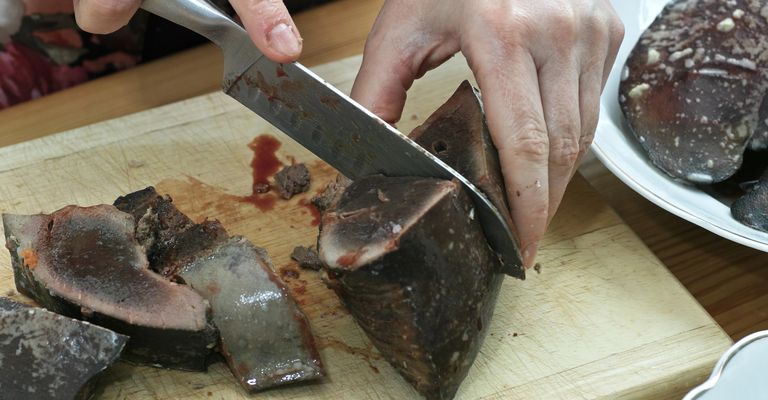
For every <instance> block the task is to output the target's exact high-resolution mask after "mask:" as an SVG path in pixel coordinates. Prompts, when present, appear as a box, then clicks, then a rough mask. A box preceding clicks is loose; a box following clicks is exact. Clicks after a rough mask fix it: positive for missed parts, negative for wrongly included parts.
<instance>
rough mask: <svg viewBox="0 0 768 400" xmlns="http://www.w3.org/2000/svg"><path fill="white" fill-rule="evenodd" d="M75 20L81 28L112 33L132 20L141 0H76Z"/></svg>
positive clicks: (93, 31) (98, 32)
mask: <svg viewBox="0 0 768 400" xmlns="http://www.w3.org/2000/svg"><path fill="white" fill-rule="evenodd" d="M74 5H75V20H76V21H77V25H78V26H80V29H82V30H84V31H86V32H91V33H96V34H107V33H112V32H114V31H116V30H118V29H120V28H122V27H124V26H125V25H127V24H128V21H130V20H131V17H132V16H133V14H135V13H136V10H138V9H139V6H140V5H141V0H74Z"/></svg>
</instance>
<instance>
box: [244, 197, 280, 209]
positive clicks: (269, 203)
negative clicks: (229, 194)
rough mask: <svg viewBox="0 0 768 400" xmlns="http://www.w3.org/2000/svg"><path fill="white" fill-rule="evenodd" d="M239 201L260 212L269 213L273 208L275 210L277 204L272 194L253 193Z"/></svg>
mask: <svg viewBox="0 0 768 400" xmlns="http://www.w3.org/2000/svg"><path fill="white" fill-rule="evenodd" d="M240 201H242V202H244V203H251V204H253V205H255V206H256V207H257V208H258V209H259V210H261V211H270V210H272V209H273V208H275V203H277V197H275V196H274V195H272V194H258V193H254V194H252V195H250V196H243V197H241V198H240Z"/></svg>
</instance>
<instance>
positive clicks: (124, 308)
mask: <svg viewBox="0 0 768 400" xmlns="http://www.w3.org/2000/svg"><path fill="white" fill-rule="evenodd" d="M3 224H4V227H5V235H6V242H7V246H8V249H9V250H10V252H11V259H12V263H13V269H14V277H15V279H16V287H17V288H18V290H19V291H20V292H21V293H23V294H25V295H27V296H29V297H31V298H32V299H34V300H35V301H36V302H38V303H39V304H41V305H43V306H44V307H46V308H48V309H50V310H52V311H55V312H57V313H60V314H63V315H67V316H71V317H75V318H80V319H85V320H88V321H91V322H93V323H96V324H99V325H102V326H104V327H107V328H109V329H112V330H115V331H117V332H120V333H122V334H125V335H128V336H130V337H131V341H130V343H129V345H128V348H127V350H126V354H125V357H126V359H128V360H131V361H136V362H141V363H148V364H158V365H161V366H164V367H168V368H179V369H190V370H204V369H205V358H206V356H207V355H208V353H209V352H210V348H211V347H212V346H213V345H214V344H215V342H216V332H215V329H214V328H213V327H212V326H211V325H210V324H208V321H207V315H206V314H207V305H206V303H205V302H204V300H203V298H202V297H200V295H198V294H197V293H195V291H193V290H192V289H190V288H189V287H186V286H183V285H178V284H175V283H173V282H169V281H167V280H165V279H163V278H162V277H161V276H159V275H156V274H155V273H153V272H152V271H150V270H149V269H148V262H147V258H146V256H145V254H144V251H143V248H142V247H141V245H139V243H137V242H136V240H135V239H134V222H133V218H131V216H130V215H128V214H125V213H123V212H120V211H118V210H117V209H116V208H114V207H112V206H104V205H102V206H94V207H87V208H81V207H75V206H68V207H65V208H63V209H61V210H59V211H57V212H55V213H53V214H51V215H42V214H40V215H29V216H24V215H3Z"/></svg>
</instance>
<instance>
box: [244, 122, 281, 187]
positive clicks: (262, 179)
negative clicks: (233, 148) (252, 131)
mask: <svg viewBox="0 0 768 400" xmlns="http://www.w3.org/2000/svg"><path fill="white" fill-rule="evenodd" d="M281 145H282V143H280V141H279V140H277V139H276V138H275V137H274V136H272V135H260V136H258V137H256V139H253V141H252V142H251V143H250V144H248V148H250V149H251V150H252V151H253V160H252V161H251V169H252V170H253V192H254V193H264V192H263V191H262V190H263V188H262V187H263V186H264V185H266V186H267V191H269V178H271V177H272V175H274V174H276V173H277V171H278V170H279V169H280V167H282V166H283V162H282V161H280V160H279V159H278V158H277V150H279V149H280V146H281Z"/></svg>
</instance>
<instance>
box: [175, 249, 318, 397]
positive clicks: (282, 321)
mask: <svg viewBox="0 0 768 400" xmlns="http://www.w3.org/2000/svg"><path fill="white" fill-rule="evenodd" d="M179 276H180V277H181V278H182V279H183V280H184V282H186V283H187V284H188V285H191V286H192V287H193V288H195V290H197V291H198V292H199V293H200V294H202V295H203V297H205V298H206V299H207V300H208V301H210V303H211V307H212V309H213V322H214V324H215V325H216V327H217V328H219V331H220V332H221V343H222V354H223V355H224V357H225V358H226V360H227V363H228V364H229V367H230V369H231V370H232V373H233V374H234V375H235V377H236V378H237V379H238V380H239V381H240V384H241V385H243V387H245V388H246V389H248V390H251V391H258V390H263V389H267V388H270V387H273V386H276V385H281V384H285V383H291V382H300V381H305V380H311V379H316V378H318V377H321V376H322V375H323V366H322V363H321V362H320V355H319V354H318V352H317V349H316V348H315V343H314V338H313V337H312V333H311V332H310V329H309V322H308V321H307V318H306V317H305V316H304V314H302V312H301V310H299V308H298V307H297V306H296V303H294V301H293V299H292V298H291V297H290V295H289V293H288V290H287V288H286V287H285V285H284V284H283V283H282V282H280V280H279V278H278V277H277V276H276V275H275V274H274V272H273V271H272V264H271V262H270V260H269V256H268V255H267V252H266V251H264V250H263V249H260V248H258V247H255V246H253V245H252V244H251V243H250V242H248V241H247V240H246V239H244V238H242V237H237V236H235V237H232V238H230V239H229V240H228V241H226V242H225V243H224V244H222V245H221V246H219V247H217V248H216V249H214V250H213V251H211V252H210V253H208V254H206V255H201V256H200V257H198V258H196V259H195V260H193V261H192V262H190V263H189V264H187V265H186V266H184V267H183V268H182V270H181V271H180V272H179Z"/></svg>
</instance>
